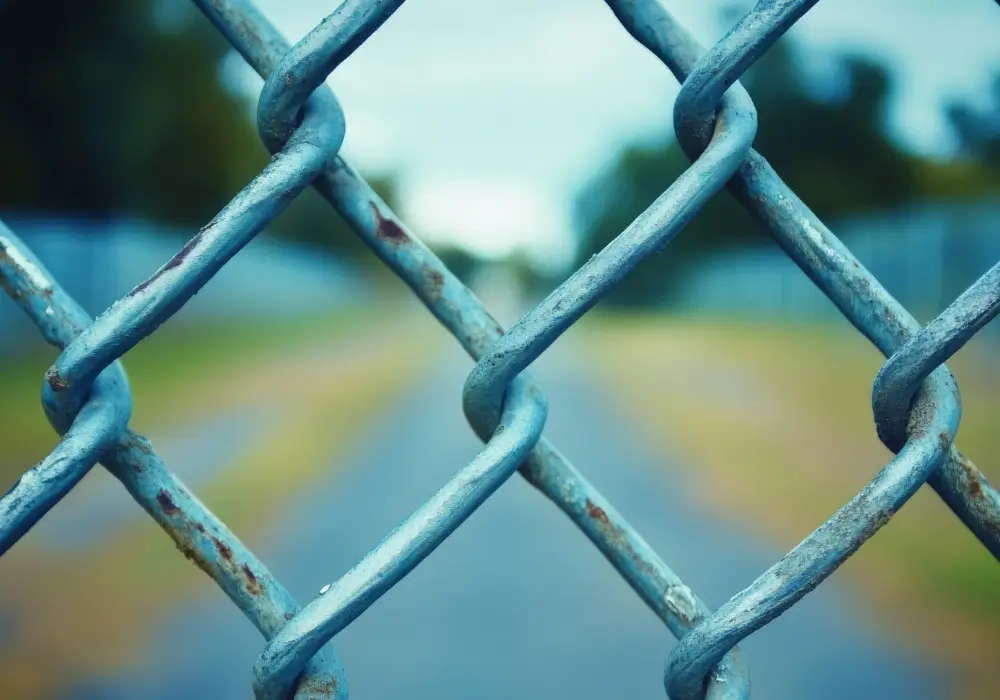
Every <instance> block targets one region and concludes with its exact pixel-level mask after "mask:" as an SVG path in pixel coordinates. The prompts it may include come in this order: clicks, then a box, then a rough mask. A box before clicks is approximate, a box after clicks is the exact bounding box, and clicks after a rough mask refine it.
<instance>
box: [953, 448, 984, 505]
mask: <svg viewBox="0 0 1000 700" xmlns="http://www.w3.org/2000/svg"><path fill="white" fill-rule="evenodd" d="M958 463H959V465H960V466H961V467H962V471H964V472H965V480H966V481H968V482H969V494H970V495H971V496H972V497H973V498H981V497H982V495H983V485H982V484H981V483H980V481H979V470H978V469H976V465H975V464H973V463H972V462H970V461H969V460H968V459H966V458H965V457H962V458H961V459H960V460H958Z"/></svg>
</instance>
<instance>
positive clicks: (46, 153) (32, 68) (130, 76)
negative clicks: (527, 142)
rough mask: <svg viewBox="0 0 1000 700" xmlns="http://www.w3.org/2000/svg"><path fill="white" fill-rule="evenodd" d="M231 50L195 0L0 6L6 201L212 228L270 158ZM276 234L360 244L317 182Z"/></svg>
mask: <svg viewBox="0 0 1000 700" xmlns="http://www.w3.org/2000/svg"><path fill="white" fill-rule="evenodd" d="M229 51H230V46H229V43H228V42H227V41H226V39H225V38H224V37H223V36H222V35H221V34H220V33H219V32H218V31H216V30H215V29H214V27H212V26H211V24H210V23H209V22H208V21H207V20H206V19H205V18H204V17H203V16H202V15H201V13H200V12H199V11H198V10H197V9H196V8H195V7H194V5H192V4H191V3H186V2H162V1H160V0H98V1H97V2H78V1H77V0H50V1H48V2H36V1H35V0H6V2H4V3H2V4H0V62H2V65H3V66H5V67H6V69H7V72H6V74H5V76H4V80H3V84H2V86H0V94H2V96H3V97H2V102H0V104H2V105H3V108H2V109H0V158H2V161H3V168H0V210H5V211H10V210H18V211H35V212H45V213H62V214H67V215H75V216H93V217H103V216H114V215H122V214H124V215H132V216H137V217H142V218H146V219H149V220H152V221H157V222H162V223H167V224H176V225H182V226H191V227H193V228H197V227H199V226H201V225H203V224H205V223H206V222H207V221H209V220H210V219H211V218H212V217H213V216H215V214H216V213H217V212H218V211H219V210H220V209H221V208H222V207H223V206H224V205H225V204H226V203H227V202H228V201H229V200H230V199H231V198H232V197H233V196H234V195H235V194H236V193H237V192H238V191H239V190H240V189H242V188H243V187H244V186H245V185H246V184H247V183H248V182H250V180H251V179H252V178H253V177H254V176H255V175H256V174H257V173H259V172H260V170H261V169H262V168H263V167H264V165H266V164H267V162H268V160H269V158H270V154H269V153H268V152H267V151H266V149H265V148H264V147H263V145H262V144H261V142H260V139H259V138H258V136H257V133H256V128H255V126H254V123H253V109H252V108H253V105H252V104H250V103H249V102H248V100H247V98H246V96H245V95H242V94H239V93H236V92H233V91H232V90H227V89H226V86H225V85H224V84H223V83H222V81H221V80H220V65H221V63H222V60H223V58H224V57H225V56H226V54H227V52H229ZM373 184H375V185H376V189H377V190H378V191H379V192H380V194H382V195H383V196H384V197H389V198H391V195H392V187H391V182H389V181H388V180H381V181H378V182H376V183H373ZM270 230H271V232H275V233H278V234H281V235H284V236H287V237H291V238H294V239H298V240H304V241H309V242H313V243H322V244H324V245H328V246H333V247H336V248H339V249H342V250H346V251H350V252H355V251H357V250H358V249H360V244H359V243H358V242H357V239H356V236H354V235H353V234H352V233H351V232H350V231H349V230H348V229H347V227H346V225H345V224H344V223H343V222H342V221H341V219H340V218H339V217H338V216H337V214H336V213H335V212H334V211H333V209H332V208H331V207H330V206H329V205H327V204H326V203H325V202H323V201H322V200H321V198H320V197H319V195H318V194H317V193H315V192H314V191H311V190H310V191H309V192H307V193H306V194H305V195H304V196H303V197H301V198H299V199H298V200H296V201H295V202H293V204H292V205H291V206H290V207H289V209H288V210H287V211H286V212H285V213H284V214H283V215H282V216H281V217H279V219H278V220H277V221H276V222H275V224H274V225H273V226H272V227H271V229H270Z"/></svg>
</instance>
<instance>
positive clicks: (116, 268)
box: [0, 215, 370, 354]
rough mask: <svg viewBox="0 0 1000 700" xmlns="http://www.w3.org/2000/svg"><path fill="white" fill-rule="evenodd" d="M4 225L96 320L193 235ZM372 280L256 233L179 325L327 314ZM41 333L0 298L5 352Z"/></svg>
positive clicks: (126, 224) (76, 225)
mask: <svg viewBox="0 0 1000 700" xmlns="http://www.w3.org/2000/svg"><path fill="white" fill-rule="evenodd" d="M3 221H4V222H5V223H6V224H7V225H8V226H9V227H10V229H11V230H12V231H14V232H15V233H16V234H17V235H18V236H19V237H20V238H21V239H22V240H23V241H24V242H25V243H26V244H27V245H28V246H30V248H31V249H32V251H33V252H34V253H35V255H37V256H38V258H39V259H40V260H41V261H42V263H43V264H44V265H45V266H46V267H47V268H48V270H49V271H50V272H51V273H52V275H53V276H54V277H55V279H56V280H58V281H59V283H60V284H61V285H62V286H63V288H64V289H65V290H66V291H67V292H68V293H69V294H70V295H71V296H73V298H74V299H76V300H77V302H79V303H80V305H81V306H83V307H84V308H85V309H86V310H87V311H88V312H89V313H90V314H91V315H94V316H96V315H98V314H100V313H101V312H102V311H103V310H104V309H106V308H107V307H108V306H110V305H111V304H112V303H113V302H114V301H115V300H117V299H119V298H121V297H123V296H125V295H126V294H127V293H128V292H129V291H130V290H131V289H132V288H133V287H135V286H136V285H137V284H139V283H140V282H142V281H143V280H145V279H147V278H148V277H150V276H151V275H152V274H153V273H154V272H156V270H157V269H159V268H160V266H162V265H163V264H164V263H165V262H166V261H167V260H169V259H170V258H171V257H172V256H173V255H174V254H175V253H176V252H177V251H178V250H180V249H181V248H182V247H183V246H184V244H185V243H186V242H187V241H188V240H189V239H190V237H191V235H192V234H193V233H194V232H193V231H190V230H186V229H185V230H180V229H176V228H164V227H161V226H155V225H152V224H148V223H144V222H141V221H135V220H126V219H121V220H116V221H110V222H109V221H99V222H98V221H85V220H76V219H66V218H39V217H25V216H14V215H12V216H5V217H3ZM369 293H370V289H369V287H368V283H367V280H366V279H365V277H364V276H363V275H362V274H361V273H359V272H358V271H357V270H355V269H354V268H353V267H352V266H350V265H349V264H348V263H346V262H344V261H342V260H340V259H338V258H336V257H334V256H333V255H331V254H330V253H328V252H327V251H324V250H317V249H315V248H312V247H309V246H303V245H295V244H289V243H286V242H282V241H277V240H274V239H271V238H268V237H261V236H258V237H257V238H256V239H254V240H253V241H252V242H251V243H250V244H249V245H247V246H246V247H245V248H244V249H243V250H242V251H240V252H239V253H238V254H237V255H236V256H235V257H234V258H233V259H232V260H231V261H230V262H229V263H228V264H226V265H225V267H223V268H222V270H221V271H220V272H219V273H218V274H217V275H216V276H215V277H214V278H213V279H212V280H211V281H210V282H209V283H208V284H207V285H205V287H204V288H203V289H202V291H200V292H199V293H198V294H196V295H195V296H194V298H192V299H191V300H190V301H189V302H188V303H187V305H185V307H184V309H183V310H182V311H181V312H180V314H178V316H177V319H178V322H182V323H183V322H189V321H212V320H216V319H219V320H223V319H251V318H274V317H289V316H297V315H298V316H304V315H308V314H317V313H322V312H323V311H325V310H333V309H338V308H343V307H347V306H350V305H354V304H357V303H359V302H361V301H363V300H364V298H365V297H366V296H367V295H368V294H369ZM34 335H37V331H36V330H35V328H34V326H33V325H32V324H31V322H30V321H28V319H27V317H26V316H25V315H24V314H23V313H22V312H21V310H20V309H19V308H17V306H16V305H15V304H14V302H13V301H11V300H10V299H9V298H8V297H7V296H6V295H5V294H0V354H3V353H9V352H11V351H12V350H14V349H15V348H16V347H17V346H18V345H19V343H20V342H21V341H22V340H23V339H24V338H25V337H28V336H32V337H33V336H34Z"/></svg>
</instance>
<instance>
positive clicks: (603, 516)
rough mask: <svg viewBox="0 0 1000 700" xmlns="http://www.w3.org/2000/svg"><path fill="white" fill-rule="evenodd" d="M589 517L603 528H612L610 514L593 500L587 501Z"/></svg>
mask: <svg viewBox="0 0 1000 700" xmlns="http://www.w3.org/2000/svg"><path fill="white" fill-rule="evenodd" d="M587 517H588V518H590V519H591V520H593V521H594V522H596V523H597V524H598V525H599V526H600V527H601V528H607V527H610V526H611V522H610V521H609V520H608V514H607V513H605V512H604V509H603V508H601V507H600V506H599V505H597V504H596V503H594V502H593V501H591V500H588V501H587Z"/></svg>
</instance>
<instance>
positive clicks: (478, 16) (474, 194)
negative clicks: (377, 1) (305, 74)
mask: <svg viewBox="0 0 1000 700" xmlns="http://www.w3.org/2000/svg"><path fill="white" fill-rule="evenodd" d="M662 1H663V2H664V4H665V5H666V7H667V9H668V10H670V11H671V12H672V13H673V14H674V16H675V17H676V18H677V19H678V20H680V21H681V22H683V23H684V24H685V25H686V26H687V27H688V29H689V30H690V31H691V32H692V33H693V34H694V35H695V36H696V37H698V38H699V39H700V40H701V41H702V43H703V44H705V45H706V46H708V45H710V44H711V43H713V42H714V41H716V40H717V39H718V38H720V37H721V36H722V35H723V34H724V33H725V30H726V27H724V26H723V25H722V23H721V21H720V12H721V10H722V9H723V7H724V6H725V5H726V4H730V5H731V4H733V3H726V2H724V1H723V0H662ZM257 4H258V6H259V7H260V8H261V10H263V12H264V13H265V14H266V15H267V16H268V17H269V18H270V19H271V21H272V22H274V24H275V25H276V26H277V27H278V29H279V30H281V31H282V32H283V33H284V34H285V35H286V36H287V37H288V38H289V39H290V40H291V41H297V40H298V39H300V38H301V37H302V36H304V35H305V34H306V33H307V32H308V31H309V30H310V29H311V28H312V27H313V26H315V25H316V24H317V23H318V22H319V21H320V20H321V19H322V18H323V17H324V16H325V14H327V13H328V12H329V11H330V9H331V7H333V6H335V4H334V2H331V0H296V1H295V2H289V1H288V0H257ZM738 4H739V5H740V6H742V7H749V6H750V5H751V4H752V3H748V2H741V3H738ZM789 36H790V37H793V38H794V39H796V40H797V43H799V44H800V45H801V46H803V47H804V48H807V49H808V50H809V52H810V55H815V56H817V57H822V56H825V55H831V54H832V52H843V51H854V52H861V53H865V54H868V55H872V56H875V57H877V58H879V59H881V60H882V61H883V62H885V63H886V65H888V66H889V67H890V69H892V70H894V72H895V76H896V80H897V91H898V92H897V96H896V99H895V102H894V104H895V107H894V111H893V114H892V116H891V123H890V129H891V131H892V133H893V135H894V136H895V137H896V138H898V139H899V140H900V141H902V142H904V143H905V144H906V145H908V146H909V147H911V148H913V149H915V150H918V151H922V152H926V153H931V154H947V153H948V151H949V149H951V148H952V147H953V142H952V137H951V135H950V134H949V132H948V129H947V125H946V123H945V122H944V120H943V118H942V109H943V106H944V104H945V103H946V102H947V101H949V100H953V99H955V98H963V99H966V100H971V101H975V100H977V99H983V98H984V96H985V89H986V87H987V85H988V82H989V79H990V76H991V73H993V72H1000V5H998V3H997V2H994V1H993V0H822V2H820V3H818V4H817V5H816V6H815V7H814V8H812V9H811V10H810V11H809V12H808V13H807V14H806V16H805V17H804V18H802V20H800V21H799V23H798V24H797V25H796V26H795V27H793V29H792V30H791V31H790V32H789ZM240 63H241V62H240ZM233 65H234V66H235V65H237V64H236V63H234V64H233ZM239 70H243V69H242V68H237V69H236V71H237V74H238V71H239ZM243 80H245V81H246V82H245V85H246V86H247V88H248V89H250V90H252V91H253V94H254V95H256V94H258V92H259V88H260V83H259V80H257V79H255V78H253V77H248V76H244V78H243ZM328 83H329V84H330V85H331V86H332V87H333V89H334V91H335V92H336V94H337V96H338V99H339V100H340V103H341V105H342V106H343V107H344V110H345V112H346V118H347V135H346V139H345V143H344V147H343V149H342V153H343V154H344V156H345V157H346V158H347V160H348V161H349V162H350V163H351V164H352V165H354V166H355V167H357V168H358V169H359V170H360V171H361V172H363V173H371V174H383V173H389V174H392V175H394V176H395V177H396V178H397V181H398V183H399V190H400V202H399V206H398V209H399V210H400V211H399V213H400V214H401V215H402V216H403V217H404V219H405V220H406V221H407V223H408V224H409V225H410V226H411V228H412V229H413V230H414V231H416V232H417V233H418V234H419V235H420V236H422V237H423V238H424V240H426V241H427V242H428V243H434V242H436V243H443V244H451V245H457V246H460V247H464V248H466V249H468V250H470V251H472V252H474V253H477V254H480V255H483V256H488V257H489V256H494V257H498V256H502V255H506V254H509V253H511V252H515V251H523V252H525V253H526V254H527V255H528V256H529V257H530V258H531V259H532V260H534V261H535V262H536V263H538V264H539V265H542V266H545V267H552V268H558V267H560V266H561V265H563V264H565V263H566V262H568V261H569V260H570V259H571V257H572V255H573V236H572V208H573V201H574V197H575V196H576V193H577V192H578V191H579V189H580V187H581V186H582V185H583V184H584V183H585V182H587V180H588V179H589V178H590V177H593V176H594V175H596V174H597V173H598V172H599V171H600V170H601V169H602V168H603V167H605V166H606V165H607V164H608V163H609V162H610V160H611V159H612V158H613V157H614V155H615V154H616V153H617V152H618V151H619V150H620V149H621V148H623V147H624V146H626V145H629V144H631V143H635V142H637V141H649V140H653V139H657V140H663V139H664V138H667V137H668V135H669V134H671V133H672V126H671V113H672V109H673V100H674V98H675V96H676V94H677V91H678V84H677V82H676V80H674V78H673V76H672V75H671V74H670V73H669V71H667V69H666V68H665V67H663V66H662V65H661V64H660V63H659V62H658V61H657V60H656V59H655V58H654V57H653V56H652V55H651V54H650V53H649V52H648V51H647V50H646V49H645V48H643V47H642V46H640V45H639V44H637V43H636V42H635V41H634V40H633V39H632V38H631V37H630V36H629V35H628V33H627V32H626V31H625V29H624V28H623V27H622V26H621V25H620V24H619V23H618V21H617V20H616V19H615V17H614V16H613V15H612V14H611V11H610V10H609V9H608V8H607V6H606V5H605V4H604V3H603V2H601V1H600V0H408V2H406V3H404V5H403V6H402V7H401V8H400V9H399V10H397V11H396V13H395V14H394V15H393V16H392V17H391V18H389V20H388V21H387V22H386V23H385V24H384V25H383V27H382V28H381V29H379V31H378V32H376V33H375V35H374V36H372V37H371V38H370V39H369V40H368V41H367V42H366V43H365V44H364V45H362V46H361V47H360V48H359V49H358V50H357V51H356V52H355V53H354V54H353V55H352V56H351V57H350V58H348V59H347V61H345V62H344V63H343V64H342V65H341V66H340V67H339V68H337V70H336V71H334V73H333V74H332V75H331V77H330V78H329V80H328ZM764 155H765V156H766V154H764Z"/></svg>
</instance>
